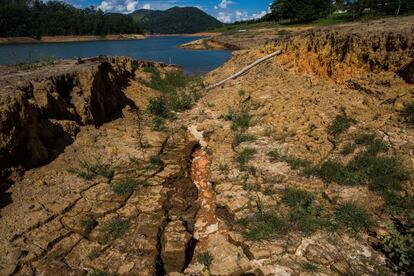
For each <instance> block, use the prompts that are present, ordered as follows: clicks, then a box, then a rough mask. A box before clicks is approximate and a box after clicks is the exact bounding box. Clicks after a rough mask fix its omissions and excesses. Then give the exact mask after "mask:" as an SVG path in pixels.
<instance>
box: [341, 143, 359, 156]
mask: <svg viewBox="0 0 414 276" xmlns="http://www.w3.org/2000/svg"><path fill="white" fill-rule="evenodd" d="M355 149H356V144H355V143H348V144H346V145H345V147H344V148H343V149H342V150H341V154H342V155H349V154H351V153H353V152H354V151H355Z"/></svg>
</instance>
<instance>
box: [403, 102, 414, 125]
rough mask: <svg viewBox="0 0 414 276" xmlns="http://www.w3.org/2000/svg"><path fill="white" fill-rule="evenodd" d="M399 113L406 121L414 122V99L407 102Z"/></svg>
mask: <svg viewBox="0 0 414 276" xmlns="http://www.w3.org/2000/svg"><path fill="white" fill-rule="evenodd" d="M401 113H402V115H403V116H404V117H405V119H406V121H407V122H408V123H410V124H414V101H413V102H411V103H409V104H407V105H406V106H405V108H404V109H403V111H402V112H401Z"/></svg>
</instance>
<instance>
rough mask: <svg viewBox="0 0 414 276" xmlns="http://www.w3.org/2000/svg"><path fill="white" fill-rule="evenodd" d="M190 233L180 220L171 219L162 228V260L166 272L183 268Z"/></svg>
mask: <svg viewBox="0 0 414 276" xmlns="http://www.w3.org/2000/svg"><path fill="white" fill-rule="evenodd" d="M190 238H191V235H190V234H189V233H188V232H187V230H186V229H185V227H184V225H183V223H182V222H181V221H173V222H170V223H168V224H167V226H166V227H165V229H164V237H163V241H164V242H163V247H162V252H161V256H162V260H163V263H164V268H165V270H166V271H167V273H168V272H180V271H182V270H183V269H184V264H185V261H186V259H185V257H186V255H185V254H186V248H187V245H188V243H189V241H190Z"/></svg>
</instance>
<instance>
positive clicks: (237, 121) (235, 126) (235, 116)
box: [223, 104, 252, 131]
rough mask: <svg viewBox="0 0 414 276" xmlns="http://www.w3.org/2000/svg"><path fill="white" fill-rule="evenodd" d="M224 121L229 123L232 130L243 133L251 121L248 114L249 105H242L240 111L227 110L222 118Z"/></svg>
mask: <svg viewBox="0 0 414 276" xmlns="http://www.w3.org/2000/svg"><path fill="white" fill-rule="evenodd" d="M223 118H224V120H226V121H231V122H232V126H231V129H232V130H239V131H244V130H246V129H247V128H249V126H250V124H251V120H252V116H251V115H250V114H249V105H246V104H244V105H242V106H241V108H240V110H237V111H236V110H234V109H233V108H229V110H228V112H227V114H226V115H224V116H223Z"/></svg>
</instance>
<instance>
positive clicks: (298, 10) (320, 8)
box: [271, 0, 332, 22]
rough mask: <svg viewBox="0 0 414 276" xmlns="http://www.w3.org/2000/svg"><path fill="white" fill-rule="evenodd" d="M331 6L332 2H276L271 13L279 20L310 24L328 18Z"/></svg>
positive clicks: (325, 0)
mask: <svg viewBox="0 0 414 276" xmlns="http://www.w3.org/2000/svg"><path fill="white" fill-rule="evenodd" d="M331 4H332V3H331V0H276V1H274V2H273V3H272V5H271V11H272V14H273V17H274V18H275V19H277V20H288V21H290V22H309V21H312V20H315V19H318V18H321V17H324V16H327V15H328V14H329V12H330V8H331Z"/></svg>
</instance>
